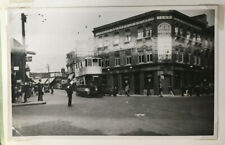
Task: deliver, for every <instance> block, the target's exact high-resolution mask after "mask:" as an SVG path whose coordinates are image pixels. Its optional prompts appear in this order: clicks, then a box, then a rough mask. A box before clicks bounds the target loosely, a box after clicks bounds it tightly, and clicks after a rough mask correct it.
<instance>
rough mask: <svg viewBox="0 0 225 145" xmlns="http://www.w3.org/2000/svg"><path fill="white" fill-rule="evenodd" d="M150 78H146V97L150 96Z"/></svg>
mask: <svg viewBox="0 0 225 145" xmlns="http://www.w3.org/2000/svg"><path fill="white" fill-rule="evenodd" d="M151 81H152V80H151V78H148V82H147V96H149V95H151Z"/></svg>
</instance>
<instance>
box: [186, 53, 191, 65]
mask: <svg viewBox="0 0 225 145" xmlns="http://www.w3.org/2000/svg"><path fill="white" fill-rule="evenodd" d="M190 63H191V54H190V53H188V56H187V64H190Z"/></svg>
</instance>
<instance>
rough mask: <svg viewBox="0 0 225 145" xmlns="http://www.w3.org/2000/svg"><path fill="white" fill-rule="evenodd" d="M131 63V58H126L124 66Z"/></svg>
mask: <svg viewBox="0 0 225 145" xmlns="http://www.w3.org/2000/svg"><path fill="white" fill-rule="evenodd" d="M131 63H132V59H131V56H127V57H126V64H131Z"/></svg>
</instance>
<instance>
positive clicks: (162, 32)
mask: <svg viewBox="0 0 225 145" xmlns="http://www.w3.org/2000/svg"><path fill="white" fill-rule="evenodd" d="M171 32H172V29H171V25H170V24H169V23H161V24H159V25H158V38H157V46H158V60H159V62H161V61H162V60H168V59H171V58H172V37H171Z"/></svg>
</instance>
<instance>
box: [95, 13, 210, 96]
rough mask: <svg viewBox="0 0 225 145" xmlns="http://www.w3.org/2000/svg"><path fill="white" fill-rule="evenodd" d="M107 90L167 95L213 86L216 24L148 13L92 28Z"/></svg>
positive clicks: (183, 15) (195, 19)
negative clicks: (171, 92) (127, 90)
mask: <svg viewBox="0 0 225 145" xmlns="http://www.w3.org/2000/svg"><path fill="white" fill-rule="evenodd" d="M93 33H94V37H95V42H96V43H95V44H96V46H95V50H96V51H95V55H97V56H98V57H101V58H102V67H103V79H104V80H105V81H104V82H105V83H106V85H107V87H109V88H113V87H117V88H118V89H119V90H120V92H121V93H123V90H124V87H125V84H126V83H128V84H129V86H130V92H131V93H134V94H145V93H146V90H147V89H150V90H151V91H150V92H151V94H159V88H162V89H163V93H164V94H169V93H170V90H173V91H174V92H175V93H176V94H180V93H181V92H182V90H183V89H184V88H194V87H195V86H202V87H205V88H206V86H209V85H211V86H212V85H213V84H214V26H211V27H209V26H208V24H207V20H206V15H205V14H203V15H198V16H194V17H189V16H187V15H185V14H182V13H180V12H178V11H175V10H170V11H150V12H147V13H144V14H141V15H137V16H134V17H130V18H127V19H123V20H120V21H117V22H113V23H110V24H107V25H103V26H100V27H96V28H94V30H93Z"/></svg>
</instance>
